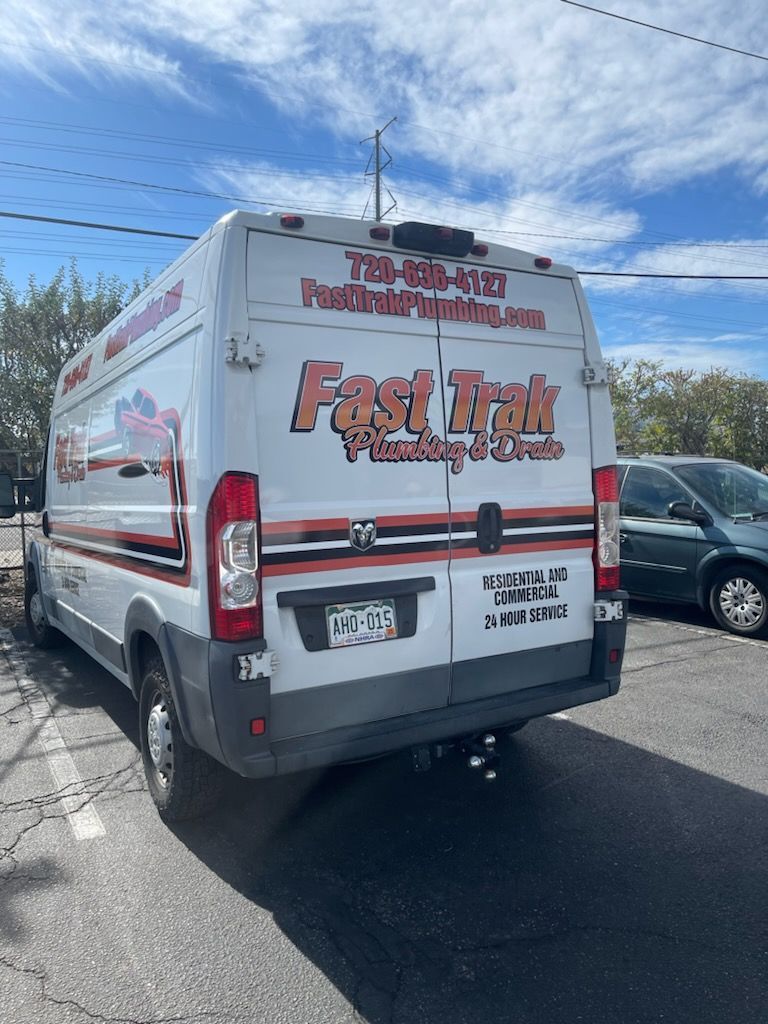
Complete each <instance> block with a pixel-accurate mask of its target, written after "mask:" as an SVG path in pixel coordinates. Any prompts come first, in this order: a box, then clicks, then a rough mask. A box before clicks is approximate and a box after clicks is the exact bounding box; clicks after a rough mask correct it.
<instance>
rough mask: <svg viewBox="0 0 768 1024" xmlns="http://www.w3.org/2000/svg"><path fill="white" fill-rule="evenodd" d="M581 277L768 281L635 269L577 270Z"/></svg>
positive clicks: (767, 276) (765, 276) (759, 277)
mask: <svg viewBox="0 0 768 1024" xmlns="http://www.w3.org/2000/svg"><path fill="white" fill-rule="evenodd" d="M576 273H577V274H578V275H579V276H580V277H665V278H669V279H677V280H680V281H768V274H648V273H642V274H640V273H636V272H635V271H633V270H577V271H576Z"/></svg>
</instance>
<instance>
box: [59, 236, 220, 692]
mask: <svg viewBox="0 0 768 1024" xmlns="http://www.w3.org/2000/svg"><path fill="white" fill-rule="evenodd" d="M205 259H206V245H205V244H200V245H198V246H197V247H196V248H195V249H194V250H193V251H192V253H191V254H189V255H188V256H187V258H186V259H183V260H181V261H178V262H177V264H176V265H175V266H174V267H172V268H170V269H169V270H168V271H167V272H166V273H165V275H163V277H161V278H160V279H158V281H156V282H155V283H154V284H153V285H152V286H151V287H150V288H149V289H147V291H145V292H144V293H143V294H142V295H141V296H139V297H138V298H137V299H136V300H135V301H134V303H132V305H131V306H130V307H128V309H127V310H126V311H125V312H124V313H123V314H122V315H121V316H120V317H119V318H118V319H117V320H115V321H114V322H113V323H112V324H110V325H109V326H108V327H107V328H106V329H105V330H104V331H103V332H102V334H101V335H100V336H99V337H98V338H97V339H95V340H94V342H93V343H91V345H89V346H88V347H87V348H86V349H85V350H84V352H82V353H80V354H79V356H78V357H76V363H75V364H70V366H68V367H65V368H64V371H63V372H62V375H61V378H60V381H59V385H58V386H57V393H56V396H55V400H54V408H53V414H52V427H51V432H52V441H51V452H50V456H49V463H48V479H47V486H46V492H47V493H46V507H47V511H48V515H49V523H50V537H49V539H48V542H47V543H45V544H42V545H41V546H40V559H41V562H42V566H41V568H42V572H41V575H42V576H43V588H44V590H45V592H46V594H48V595H52V596H53V598H54V600H55V605H54V607H53V611H54V613H55V618H56V619H57V620H58V622H57V624H60V625H61V626H62V628H63V629H64V631H65V632H66V633H68V634H69V635H70V636H71V637H72V639H74V640H76V641H77V642H78V643H81V644H82V645H83V646H85V647H86V649H88V650H89V651H90V653H92V654H94V655H95V656H98V657H99V659H100V660H101V661H102V663H103V664H106V665H107V667H109V668H111V670H112V671H113V672H114V673H115V674H116V675H118V676H119V677H120V678H123V679H125V678H126V673H127V671H128V659H127V655H126V651H125V648H124V641H125V635H124V629H125V621H126V614H127V612H128V609H129V607H130V605H131V603H132V602H133V601H135V600H136V599H137V597H143V598H146V599H147V600H149V601H150V602H151V603H153V604H154V605H155V606H156V607H158V608H159V609H162V616H163V618H164V619H167V620H169V621H171V622H173V623H175V624H176V625H178V626H180V627H182V628H189V627H190V625H191V608H192V607H193V606H194V605H195V604H196V603H198V602H196V601H195V600H190V594H191V593H192V592H193V591H196V592H199V578H200V574H201V572H202V575H203V576H204V574H205V567H204V566H202V567H201V566H198V565H197V564H196V559H195V557H194V554H193V552H194V550H195V549H197V538H196V537H194V536H193V531H195V532H197V531H198V527H197V524H196V523H195V522H194V519H195V516H196V509H197V503H198V497H197V468H196V455H197V441H196V414H195V409H196V407H197V406H198V404H199V398H200V396H199V387H200V383H199V381H200V376H201V375H200V372H199V367H198V363H199V361H200V360H201V359H202V358H204V352H203V349H202V346H201V338H202V335H203V325H204V312H205V311H204V310H203V309H201V308H200V307H199V306H198V293H199V291H200V286H201V278H202V275H203V271H204V266H205Z"/></svg>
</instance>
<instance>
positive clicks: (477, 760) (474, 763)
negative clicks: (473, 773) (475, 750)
mask: <svg viewBox="0 0 768 1024" xmlns="http://www.w3.org/2000/svg"><path fill="white" fill-rule="evenodd" d="M467 764H468V765H469V767H470V768H482V767H483V765H484V764H485V758H483V757H480V756H479V755H478V754H473V755H472V757H470V759H469V760H468V761H467Z"/></svg>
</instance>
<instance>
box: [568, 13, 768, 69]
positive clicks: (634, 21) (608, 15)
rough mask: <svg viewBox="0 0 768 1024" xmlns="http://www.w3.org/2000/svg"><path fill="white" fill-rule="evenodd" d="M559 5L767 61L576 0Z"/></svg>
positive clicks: (758, 54)
mask: <svg viewBox="0 0 768 1024" xmlns="http://www.w3.org/2000/svg"><path fill="white" fill-rule="evenodd" d="M560 2H561V3H564V4H569V5H570V6H571V7H581V8H582V9H583V10H585V11H592V13H593V14H604V15H605V16H606V18H616V19H617V20H618V21H627V22H629V24H630V25H640V26H642V28H652V29H653V30H654V32H664V33H665V34H666V35H668V36H678V38H680V39H688V40H690V41H691V42H692V43H703V44H704V45H705V46H715V47H717V49H718V50H728V51H729V53H739V54H741V56H742V57H754V58H755V60H768V57H766V56H765V54H762V53H752V52H750V51H749V50H740V49H738V47H736V46H725V45H724V44H723V43H715V42H713V41H712V40H711V39H700V38H699V37H698V36H689V35H687V34H686V33H685V32H675V31H674V29H671V28H662V27H661V25H651V24H650V23H649V22H647V21H637V19H636V18H627V17H625V16H624V15H623V14H614V13H613V11H601V10H600V8H599V7H590V6H589V5H588V4H581V3H577V2H576V0H560Z"/></svg>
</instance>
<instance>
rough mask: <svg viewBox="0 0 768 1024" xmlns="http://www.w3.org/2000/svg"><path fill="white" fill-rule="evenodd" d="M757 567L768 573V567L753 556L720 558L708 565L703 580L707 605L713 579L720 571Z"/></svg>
mask: <svg viewBox="0 0 768 1024" xmlns="http://www.w3.org/2000/svg"><path fill="white" fill-rule="evenodd" d="M731 568H733V569H739V568H741V569H757V571H758V572H760V573H762V574H763V575H766V574H768V568H767V567H766V566H764V565H763V564H762V563H761V562H756V561H755V560H754V559H752V558H744V557H741V556H736V557H735V558H720V559H718V561H716V562H714V563H713V564H712V565H709V566H707V570H706V572H705V573H704V576H703V577H702V580H701V586H702V599H703V603H704V604H705V605H708V604H709V588H710V587H711V586H712V581H713V580H714V578H715V576H717V575H718V573H721V572H722V571H723V570H724V569H731Z"/></svg>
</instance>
